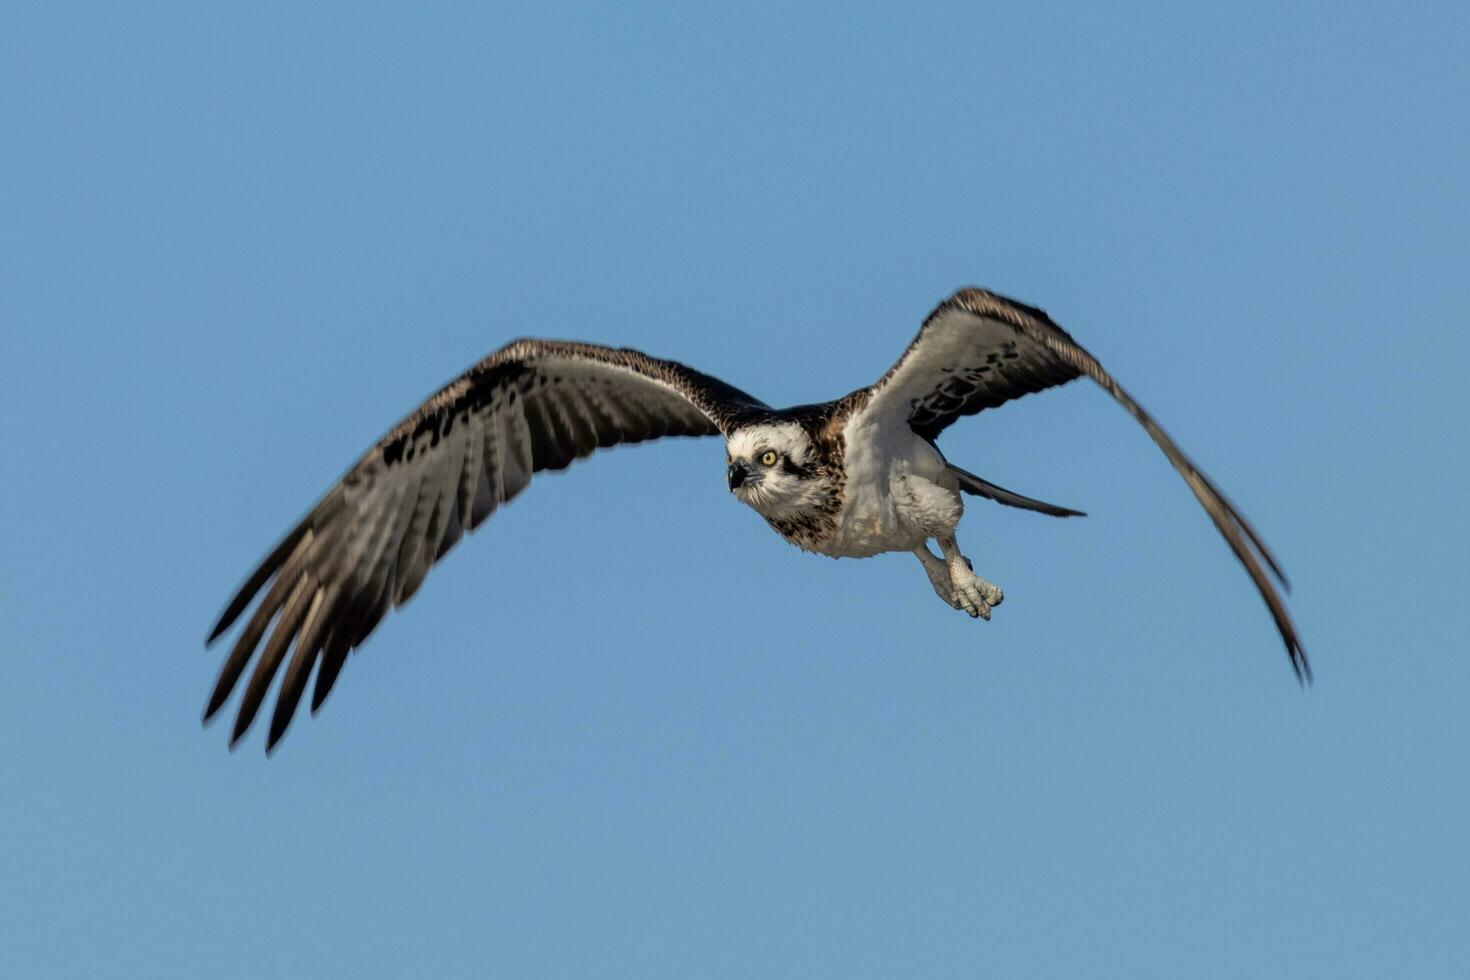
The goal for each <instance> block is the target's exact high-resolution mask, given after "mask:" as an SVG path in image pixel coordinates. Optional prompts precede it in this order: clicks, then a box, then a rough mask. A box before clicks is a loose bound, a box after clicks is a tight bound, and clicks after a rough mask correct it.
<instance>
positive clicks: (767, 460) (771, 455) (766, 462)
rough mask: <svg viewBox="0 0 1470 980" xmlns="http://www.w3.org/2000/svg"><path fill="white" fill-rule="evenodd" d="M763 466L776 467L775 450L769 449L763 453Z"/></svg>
mask: <svg viewBox="0 0 1470 980" xmlns="http://www.w3.org/2000/svg"><path fill="white" fill-rule="evenodd" d="M761 465H762V466H775V465H776V450H774V449H767V450H766V451H765V452H763V453H761Z"/></svg>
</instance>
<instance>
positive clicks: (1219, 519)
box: [853, 289, 1312, 680]
mask: <svg viewBox="0 0 1470 980" xmlns="http://www.w3.org/2000/svg"><path fill="white" fill-rule="evenodd" d="M1083 375H1086V376H1087V377H1089V378H1091V379H1092V380H1093V381H1096V382H1097V383H1098V384H1099V385H1101V386H1102V387H1103V389H1104V390H1106V391H1107V393H1108V394H1110V395H1112V396H1113V398H1115V399H1116V400H1117V401H1118V403H1119V404H1120V405H1122V406H1123V408H1124V409H1126V410H1127V411H1128V414H1129V415H1132V416H1133V417H1134V418H1135V419H1137V420H1138V423H1139V424H1140V425H1142V426H1143V427H1144V429H1145V430H1146V431H1147V432H1148V434H1149V436H1150V438H1152V439H1153V441H1154V442H1155V443H1157V444H1158V447H1159V448H1160V449H1162V450H1163V451H1164V455H1165V456H1167V457H1168V458H1169V462H1171V463H1173V464H1174V468H1175V469H1176V470H1178V471H1179V474H1180V475H1181V476H1183V477H1184V482H1186V483H1188V484H1189V488H1190V489H1191V490H1193V491H1194V495H1195V497H1197V498H1198V499H1199V502H1200V504H1201V505H1202V506H1203V507H1204V509H1205V513H1207V514H1209V515H1210V520H1212V521H1214V522H1215V527H1217V528H1219V530H1220V533H1221V534H1222V535H1223V536H1224V537H1225V541H1226V543H1227V544H1229V545H1230V550H1231V551H1233V552H1235V557H1236V558H1238V559H1240V563H1241V564H1242V565H1244V566H1245V570H1246V572H1248V573H1249V574H1250V577H1251V580H1252V581H1253V582H1255V584H1256V588H1257V589H1258V590H1259V591H1260V593H1261V598H1262V599H1264V600H1265V601H1266V605H1267V607H1268V608H1269V609H1270V610H1271V616H1272V618H1273V619H1275V621H1276V628H1277V630H1279V631H1280V633H1281V639H1282V642H1283V643H1285V644H1286V653H1287V656H1289V657H1290V658H1291V665H1292V667H1293V668H1294V669H1295V670H1296V673H1297V677H1298V678H1300V679H1303V680H1310V679H1311V676H1312V672H1311V666H1310V664H1309V663H1308V662H1307V654H1306V651H1305V650H1304V649H1303V648H1302V644H1301V640H1300V639H1299V638H1298V637H1297V633H1296V627H1295V626H1294V625H1293V624H1292V621H1291V617H1290V616H1289V615H1288V614H1287V611H1286V606H1285V604H1284V603H1283V602H1282V600H1281V596H1280V595H1279V594H1278V592H1277V591H1276V586H1275V584H1274V583H1273V582H1272V579H1271V576H1270V575H1268V574H1267V572H1266V569H1267V568H1269V569H1270V571H1271V573H1272V574H1274V575H1275V578H1276V580H1277V581H1279V582H1280V584H1281V585H1282V587H1283V588H1286V589H1288V590H1289V589H1290V585H1289V584H1288V583H1287V581H1286V575H1285V573H1283V572H1282V570H1281V566H1280V564H1279V563H1278V562H1277V561H1276V559H1275V557H1274V556H1273V555H1272V554H1271V552H1270V549H1268V548H1267V547H1266V544H1265V542H1263V541H1262V540H1261V538H1260V535H1258V534H1257V533H1256V531H1255V529H1254V528H1252V527H1251V525H1250V523H1249V522H1248V521H1246V519H1245V517H1244V516H1242V515H1241V513H1240V512H1239V511H1238V510H1236V509H1235V507H1234V506H1232V505H1231V503H1230V501H1228V500H1227V499H1226V498H1225V495H1224V494H1223V493H1221V492H1220V490H1219V488H1218V487H1216V486H1215V485H1214V484H1213V483H1211V482H1210V480H1209V478H1207V477H1206V476H1205V475H1204V474H1203V473H1201V472H1200V471H1199V468H1198V467H1197V466H1195V465H1194V463H1193V462H1192V461H1191V460H1190V459H1189V457H1188V456H1186V455H1185V454H1184V451H1183V450H1181V449H1180V448H1179V447H1178V446H1177V445H1176V444H1175V443H1174V440H1173V439H1171V438H1169V434H1168V433H1167V432H1165V431H1164V430H1163V429H1162V428H1160V426H1159V424H1158V423H1157V422H1155V421H1154V419H1153V416H1151V415H1149V414H1148V412H1146V411H1144V410H1143V407H1142V406H1141V405H1139V404H1138V402H1136V401H1134V400H1133V396H1132V395H1130V394H1128V392H1127V391H1125V390H1124V389H1123V386H1122V385H1120V384H1118V382H1116V381H1114V380H1113V376H1112V375H1110V374H1108V372H1107V371H1105V370H1103V366H1102V365H1101V364H1099V363H1098V362H1097V359H1096V358H1095V357H1093V356H1092V355H1091V354H1089V353H1088V352H1087V351H1086V350H1085V349H1084V348H1083V347H1082V346H1081V345H1080V344H1078V343H1077V342H1076V341H1075V340H1073V339H1072V338H1071V336H1070V335H1069V334H1068V333H1067V332H1066V331H1065V330H1063V329H1062V328H1061V327H1059V326H1057V325H1056V324H1055V323H1053V322H1052V321H1051V318H1050V317H1048V316H1047V315H1046V313H1045V312H1043V311H1042V310H1039V309H1036V308H1035V307H1032V306H1026V305H1024V304H1022V303H1017V302H1016V301H1014V300H1011V299H1007V298H1005V297H1004V296H998V295H996V294H995V293H991V292H987V291H985V290H983V289H962V290H960V291H959V292H957V293H955V294H954V295H953V296H951V297H950V298H949V299H947V300H945V301H944V302H943V303H940V304H939V306H938V308H936V309H935V310H934V312H933V313H931V314H929V318H928V319H927V320H925V321H924V325H923V326H922V327H921V328H920V329H919V334H918V336H917V337H915V338H914V342H913V343H911V344H910V345H909V347H908V350H906V351H904V353H903V356H902V357H900V358H899V360H898V363H897V364H895V365H894V366H893V367H892V368H891V369H889V371H888V373H887V374H886V375H884V376H883V378H882V379H881V380H880V381H879V382H878V383H877V384H875V385H873V386H872V387H871V388H867V389H865V390H863V391H860V392H855V393H854V396H853V397H855V398H857V399H859V400H860V404H859V405H858V406H857V407H856V409H855V410H856V411H857V412H859V413H862V412H871V413H877V415H878V417H888V418H894V419H900V420H903V421H906V422H907V423H908V425H909V426H911V427H912V428H913V430H914V432H916V433H918V434H919V435H920V436H922V437H924V438H925V439H930V440H932V439H934V438H935V437H936V436H938V435H939V433H940V432H942V431H943V430H944V429H945V428H947V427H948V426H949V425H950V424H951V423H953V422H954V421H955V420H957V419H959V418H961V417H962V416H965V415H974V414H975V413H976V412H979V411H981V410H982V409H986V408H994V407H996V406H998V405H1002V404H1004V403H1006V402H1008V401H1010V400H1011V399H1012V398H1019V397H1021V396H1022V395H1027V394H1030V393H1032V392H1036V391H1042V390H1044V389H1046V388H1051V387H1054V386H1056V385H1060V384H1066V383H1067V382H1068V381H1071V380H1073V379H1074V378H1079V377H1081V376H1083ZM1263 563H1264V565H1265V567H1264V568H1263V567H1262V565H1263Z"/></svg>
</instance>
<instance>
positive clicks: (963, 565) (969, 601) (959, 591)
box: [924, 534, 1005, 619]
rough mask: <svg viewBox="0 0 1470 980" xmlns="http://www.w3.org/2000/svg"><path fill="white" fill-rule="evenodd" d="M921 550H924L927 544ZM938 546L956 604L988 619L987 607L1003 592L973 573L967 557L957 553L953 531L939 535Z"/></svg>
mask: <svg viewBox="0 0 1470 980" xmlns="http://www.w3.org/2000/svg"><path fill="white" fill-rule="evenodd" d="M924 550H925V551H928V549H927V548H925V549H924ZM939 550H940V551H942V552H943V553H944V561H945V564H946V565H947V566H948V571H949V584H950V586H951V588H952V589H953V590H954V597H955V600H956V602H957V603H958V606H959V608H961V609H963V610H964V611H965V612H967V613H969V614H970V615H971V616H978V617H980V618H981V619H989V618H990V610H991V608H992V607H994V606H998V605H1000V604H1001V601H1002V600H1003V599H1005V594H1004V593H1003V592H1001V591H1000V588H999V587H998V586H996V585H995V584H993V583H991V582H987V581H985V579H983V578H981V577H980V576H978V575H976V574H975V570H974V568H973V567H972V566H971V564H970V559H968V558H966V557H965V556H964V555H962V554H960V546H959V544H958V543H957V542H956V541H955V539H954V535H953V534H950V535H948V536H942V537H940V538H939Z"/></svg>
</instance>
